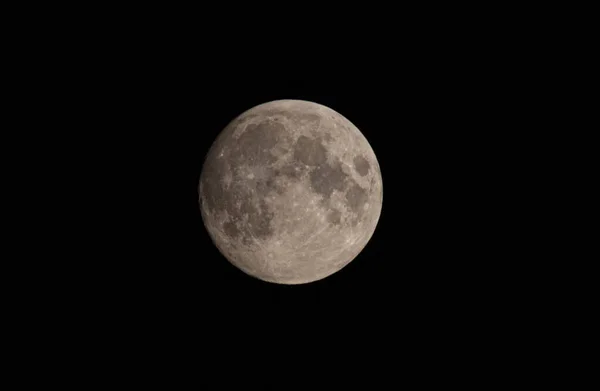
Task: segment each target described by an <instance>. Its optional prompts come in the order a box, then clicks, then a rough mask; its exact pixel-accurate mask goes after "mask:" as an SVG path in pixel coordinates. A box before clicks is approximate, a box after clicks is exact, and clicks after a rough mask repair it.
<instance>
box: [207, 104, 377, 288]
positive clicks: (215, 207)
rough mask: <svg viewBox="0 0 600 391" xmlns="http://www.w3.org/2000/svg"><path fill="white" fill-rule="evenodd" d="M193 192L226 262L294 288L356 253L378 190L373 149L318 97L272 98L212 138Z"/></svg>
mask: <svg viewBox="0 0 600 391" xmlns="http://www.w3.org/2000/svg"><path fill="white" fill-rule="evenodd" d="M199 195H200V209H201V211H202V218H203V220H204V225H205V226H206V229H207V231H208V233H209V235H210V237H211V238H212V240H213V242H214V243H215V245H216V246H217V248H218V249H219V251H220V252H221V253H222V254H223V255H224V256H225V257H226V258H227V259H228V260H229V261H230V262H231V263H232V264H233V265H235V266H237V267H238V268H239V269H241V270H242V271H244V272H245V273H247V274H249V275H251V276H254V277H256V278H259V279H261V280H264V281H269V282H274V283H280V284H302V283H308V282H312V281H316V280H320V279H322V278H325V277H327V276H329V275H331V274H333V273H335V272H337V271H338V270H340V269H341V268H343V267H344V266H345V265H347V264H348V263H349V262H350V261H352V260H353V259H354V258H355V257H356V256H357V255H358V254H359V253H360V252H361V251H362V250H363V248H364V247H365V246H366V245H367V242H368V241H369V240H370V239H371V237H372V235H373V233H374V231H375V227H376V225H377V222H378V220H379V216H380V214H381V207H382V200H383V186H382V180H381V171H380V169H379V164H378V162H377V158H376V157H375V153H374V152H373V149H372V148H371V146H370V145H369V143H368V141H367V140H366V139H365V137H364V136H363V134H362V133H361V132H360V131H359V130H358V129H357V128H356V126H354V125H353V124H352V123H351V122H350V121H349V120H348V119H346V118H345V117H343V116H342V115H341V114H339V113H337V112H336V111H334V110H332V109H330V108H328V107H325V106H323V105H320V104H317V103H313V102H307V101H300V100H278V101H273V102H268V103H264V104H261V105H258V106H256V107H253V108H251V109H250V110H248V111H246V112H244V113H242V114H241V115H239V116H238V117H237V118H235V119H234V120H233V121H232V122H231V123H229V125H227V127H226V128H225V129H224V130H223V131H222V132H221V133H220V134H219V136H218V137H217V139H216V140H215V142H214V143H213V145H212V146H211V148H210V150H209V152H208V154H207V157H206V160H205V162H204V166H203V168H202V174H201V177H200V186H199Z"/></svg>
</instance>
